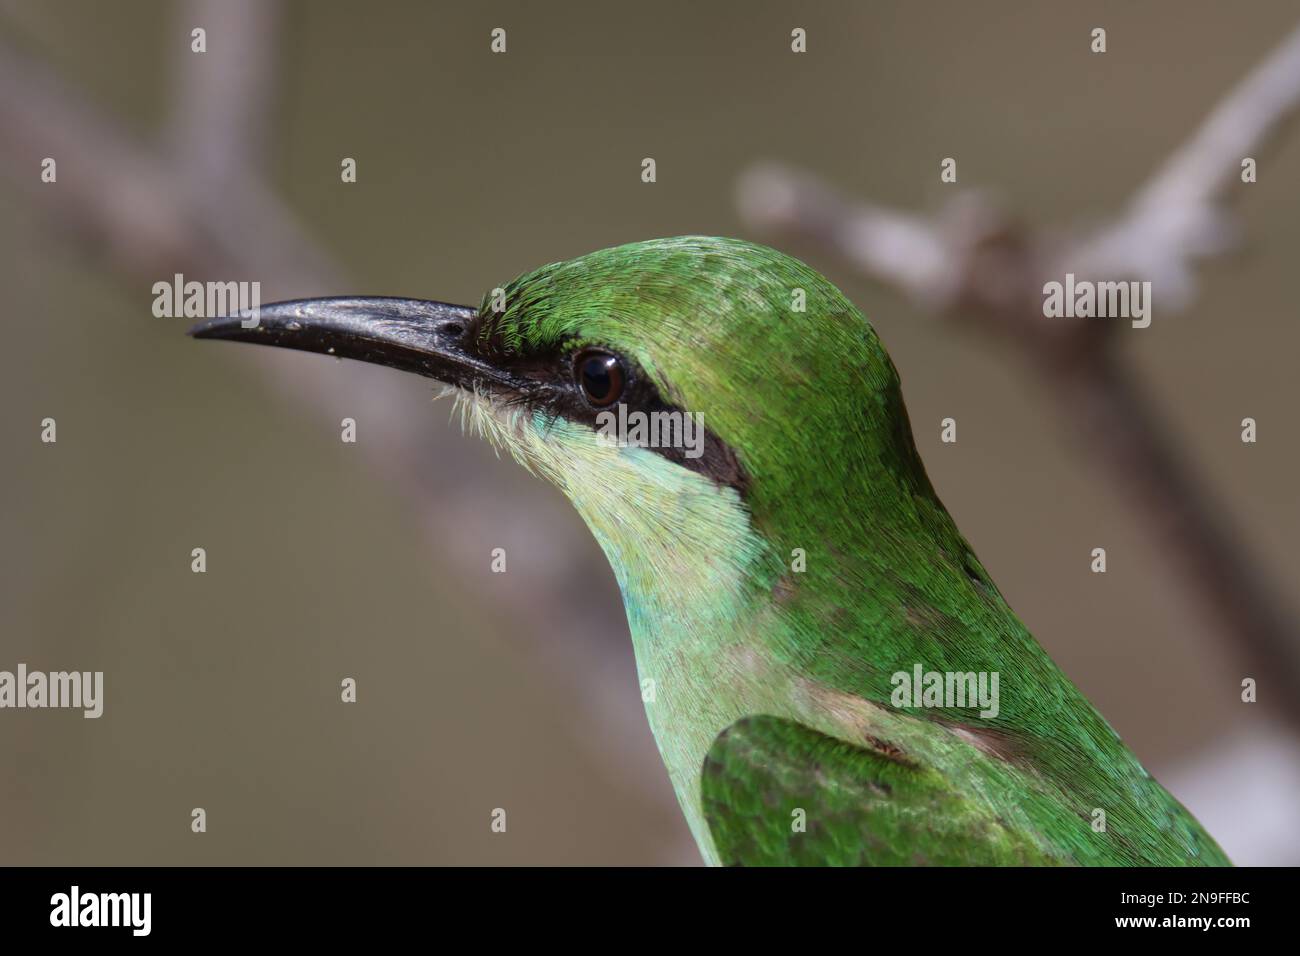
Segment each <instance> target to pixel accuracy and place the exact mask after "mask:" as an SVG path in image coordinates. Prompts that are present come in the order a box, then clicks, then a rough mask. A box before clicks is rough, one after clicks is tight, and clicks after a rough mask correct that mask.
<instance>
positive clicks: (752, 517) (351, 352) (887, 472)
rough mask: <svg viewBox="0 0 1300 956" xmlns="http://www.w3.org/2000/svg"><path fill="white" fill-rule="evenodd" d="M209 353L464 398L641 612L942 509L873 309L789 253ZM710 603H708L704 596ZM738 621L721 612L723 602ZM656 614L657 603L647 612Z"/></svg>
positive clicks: (348, 302) (547, 271) (670, 263)
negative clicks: (255, 350) (934, 507)
mask: <svg viewBox="0 0 1300 956" xmlns="http://www.w3.org/2000/svg"><path fill="white" fill-rule="evenodd" d="M248 325H249V323H248V322H246V321H241V320H240V319H239V317H229V318H219V319H213V320H210V321H208V322H206V323H204V324H202V325H200V326H198V327H197V328H196V329H194V330H193V334H194V335H195V336H196V337H199V338H221V339H235V340H242V341H249V342H260V343H264V344H270V345H277V346H282V347H288V348H294V349H302V350H307V351H313V352H324V353H329V354H333V355H337V356H342V357H349V358H354V359H360V360H363V361H367V362H374V363H378V364H382V365H387V366H391V367H394V368H397V369H402V370H406V371H411V372H416V373H418V374H421V375H424V376H427V377H430V378H433V379H436V380H438V381H439V382H441V383H443V384H444V385H446V386H448V387H449V388H450V389H451V390H452V391H453V392H454V393H455V395H456V397H457V401H458V402H459V403H460V406H461V410H462V415H463V420H464V421H465V422H466V423H467V424H468V425H469V426H470V427H471V428H473V429H475V430H477V431H479V432H480V433H482V434H483V435H485V436H486V437H487V438H489V439H490V440H491V441H493V442H494V443H496V444H498V445H499V446H502V447H505V448H506V449H508V450H509V451H510V452H511V453H512V454H513V455H514V456H515V457H516V458H517V459H518V460H519V461H521V462H522V463H523V464H524V465H525V466H527V467H529V468H530V469H532V470H534V471H535V472H537V473H538V474H540V475H542V476H543V477H545V478H547V479H549V480H551V481H552V482H554V483H555V484H556V485H558V486H559V487H560V488H561V489H562V490H563V491H564V492H565V493H566V494H567V495H568V496H569V498H570V499H571V500H572V501H573V502H574V504H575V505H576V506H577V508H578V510H579V511H580V512H581V513H582V515H583V517H584V518H585V519H586V520H587V523H588V524H589V526H590V527H591V528H592V531H593V532H594V534H595V535H596V537H597V539H598V541H599V542H600V543H601V545H602V546H603V547H604V549H605V551H606V553H607V556H608V557H609V559H610V561H611V564H613V566H614V569H615V572H616V574H617V576H618V578H619V581H620V585H621V586H622V587H623V591H624V597H625V599H627V603H628V611H629V615H630V616H631V617H633V618H634V620H633V624H634V625H635V623H636V621H635V615H636V614H637V612H638V609H647V610H653V611H657V612H663V611H664V610H665V607H664V603H665V602H664V599H663V597H664V596H663V593H662V592H663V591H664V590H665V587H669V586H670V587H671V589H672V590H673V591H674V593H675V594H676V595H677V600H678V601H679V602H680V601H688V602H689V601H691V600H705V601H706V603H709V604H710V605H711V606H717V605H718V604H719V602H718V601H717V600H716V598H717V594H716V593H715V592H717V591H718V589H720V588H721V589H723V590H724V591H730V592H732V593H733V596H735V597H737V598H739V597H740V596H741V592H743V591H746V590H749V589H751V588H754V587H766V588H769V589H770V588H771V586H772V585H773V582H774V581H775V580H776V579H777V578H778V577H779V576H780V575H781V572H782V570H783V568H784V565H785V564H786V563H787V560H788V558H787V556H788V555H789V553H790V552H791V550H792V549H794V548H804V549H809V550H811V549H815V548H830V549H833V550H834V551H836V552H837V553H838V554H839V555H840V556H841V557H842V556H843V554H845V553H846V552H849V551H853V550H855V549H856V548H858V547H860V546H861V544H862V540H861V539H862V536H863V535H866V536H868V537H870V536H872V535H873V534H874V535H880V536H883V537H885V538H889V539H894V540H901V539H903V538H906V533H905V532H904V531H900V530H899V529H898V528H896V527H893V523H895V522H897V521H899V520H904V519H905V518H906V517H907V516H909V515H911V516H915V513H916V507H915V504H914V502H915V499H916V498H917V497H918V495H919V496H922V497H924V496H925V495H926V494H931V495H932V492H930V491H929V483H928V481H927V480H926V479H925V476H924V471H923V470H922V469H921V466H920V463H919V460H918V459H917V456H916V452H915V449H914V447H913V444H912V437H911V432H910V428H909V426H908V424H907V416H906V411H905V409H904V406H903V403H902V398H901V394H900V391H899V384H898V376H897V373H896V372H895V370H894V367H893V365H892V363H891V362H890V360H889V357H888V355H887V354H886V353H885V351H884V349H883V347H882V346H881V344H880V342H879V340H878V339H877V337H876V334H875V332H874V331H873V329H872V328H871V326H870V325H869V324H868V323H867V321H866V320H865V319H864V318H863V316H862V315H861V313H859V312H858V310H857V309H856V308H854V306H853V305H852V304H851V303H850V302H849V301H848V300H847V299H846V298H845V297H844V296H843V295H842V294H841V293H840V292H839V290H837V289H836V288H835V287H834V286H833V285H831V284H830V282H828V281H827V280H826V279H824V278H823V277H822V276H820V275H819V274H818V273H817V272H815V271H814V270H812V269H810V268H809V267H808V266H806V265H804V264H803V263H801V262H798V261H797V260H795V259H792V258H790V257H788V256H786V255H783V254H782V253H780V252H777V251H775V250H772V249H769V248H765V247H763V246H758V245H754V244H752V243H748V242H742V241H738V240H733V239H719V238H708V237H697V236H688V237H680V238H674V239H660V240H651V241H647V242H638V243H633V244H630V245H625V246H618V247H614V248H610V249H603V250H600V251H598V252H593V253H590V254H588V255H585V256H582V257H580V258H576V259H571V260H568V261H565V262H560V263H555V264H552V265H547V266H544V267H542V268H540V269H537V270H536V271H533V272H531V273H528V274H526V275H523V276H520V277H519V278H517V279H515V280H513V281H511V282H509V283H508V284H506V285H504V286H502V287H500V288H498V289H495V290H493V291H491V292H489V293H488V294H487V295H485V296H484V299H483V301H482V303H481V305H479V306H478V307H477V308H473V307H466V306H453V305H447V304H444V303H439V302H429V301H423V300H415V299H397V298H324V299H308V300H299V301H292V302H284V303H278V304H275V305H269V306H263V307H262V308H261V310H260V315H259V316H258V322H257V325H256V326H253V327H247V326H248ZM711 595H712V597H710V596H711ZM722 603H725V602H722ZM648 605H655V607H653V608H649V607H648Z"/></svg>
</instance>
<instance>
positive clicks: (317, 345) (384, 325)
mask: <svg viewBox="0 0 1300 956" xmlns="http://www.w3.org/2000/svg"><path fill="white" fill-rule="evenodd" d="M477 314H478V310H477V309H473V308H470V307H469V306H464V305H448V304H447V303H445V302H426V301H424V300H422V299H397V298H391V297H388V296H367V297H350V296H339V297H336V298H326V299H296V300H294V301H290V302H275V303H272V304H270V305H264V306H262V307H261V309H260V310H259V312H258V313H257V314H256V315H255V316H252V315H250V316H247V317H241V316H238V315H232V316H228V317H223V318H217V319H209V320H208V321H206V322H201V323H199V324H198V325H196V326H195V327H194V328H192V329H190V335H192V336H194V337H195V338H196V339H230V340H232V341H236V342H259V343H261V344H263V345H278V346H279V347H281V348H287V349H299V350H301V351H304V352H320V353H322V354H325V355H338V356H341V357H343V358H352V359H360V360H361V361H362V362H372V363H374V364H376V365H387V366H388V367H389V368H396V369H401V370H402V371H404V372H415V373H416V374H417V375H424V376H426V377H428V378H434V379H437V380H438V381H440V382H446V383H447V384H449V385H458V386H460V387H462V388H473V387H474V386H475V385H485V386H496V387H501V388H517V387H520V386H521V385H523V384H524V383H521V382H517V381H515V380H514V378H513V376H511V375H509V374H508V373H506V372H504V371H502V370H500V369H498V368H496V367H494V366H493V365H491V364H490V363H488V362H485V361H483V359H481V358H479V357H477V356H476V355H474V354H473V351H472V347H471V343H470V341H469V339H470V330H471V328H473V325H474V321H475V318H476V316H477ZM254 317H255V318H256V324H254V323H253V319H254Z"/></svg>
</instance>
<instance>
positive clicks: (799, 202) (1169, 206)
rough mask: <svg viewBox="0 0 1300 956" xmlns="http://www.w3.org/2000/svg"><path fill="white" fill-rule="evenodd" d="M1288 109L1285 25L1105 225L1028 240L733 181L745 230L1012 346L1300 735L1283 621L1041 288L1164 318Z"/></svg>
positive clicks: (1148, 409)
mask: <svg viewBox="0 0 1300 956" xmlns="http://www.w3.org/2000/svg"><path fill="white" fill-rule="evenodd" d="M1297 107H1300V28H1297V29H1296V30H1295V31H1294V32H1293V33H1292V34H1291V35H1290V36H1289V37H1287V38H1286V39H1285V40H1284V41H1283V42H1282V44H1281V45H1280V46H1279V47H1278V48H1277V49H1276V50H1275V51H1274V52H1273V53H1272V54H1271V55H1270V56H1269V57H1268V58H1267V59H1266V60H1265V61H1264V62H1263V63H1262V64H1260V65H1259V66H1258V67H1257V68H1256V69H1255V70H1253V71H1252V72H1251V73H1250V74H1249V75H1248V76H1247V77H1246V78H1245V79H1244V80H1243V81H1242V82H1241V83H1240V84H1239V85H1238V86H1237V87H1236V88H1235V89H1234V90H1233V91H1232V92H1231V93H1229V94H1228V96H1227V97H1225V98H1224V100H1223V101H1222V102H1221V103H1220V104H1219V105H1218V106H1217V107H1216V108H1215V110H1214V111H1213V112H1212V113H1211V114H1210V115H1209V117H1208V118H1207V119H1206V120H1205V122H1204V123H1203V124H1202V125H1201V126H1200V128H1199V129H1198V130H1197V131H1196V132H1195V134H1194V135H1193V136H1192V137H1191V139H1189V140H1188V141H1187V142H1186V143H1185V144H1183V145H1182V146H1181V147H1180V148H1179V149H1177V150H1176V151H1175V152H1174V153H1173V154H1172V155H1171V156H1170V157H1169V159H1168V160H1167V161H1166V162H1165V163H1164V164H1163V165H1162V166H1161V167H1160V168H1159V170H1158V171H1157V172H1156V173H1155V175H1153V176H1152V177H1151V179H1150V180H1149V181H1148V182H1147V183H1146V184H1145V185H1144V186H1143V187H1142V188H1141V189H1140V190H1138V192H1137V193H1136V195H1135V196H1134V197H1133V199H1132V201H1131V202H1130V203H1129V204H1128V206H1127V208H1126V209H1125V210H1124V212H1123V213H1121V214H1120V215H1119V216H1117V217H1116V218H1115V219H1114V220H1113V221H1110V222H1108V223H1104V224H1103V225H1102V226H1101V227H1100V228H1097V229H1094V230H1092V231H1091V232H1089V233H1086V234H1081V233H1075V234H1070V233H1061V232H1055V231H1047V230H1031V229H1029V228H1027V227H1026V226H1024V225H1023V224H1020V223H1017V222H1014V221H1012V220H1011V219H1010V218H1009V217H1008V216H1007V215H1006V214H1005V213H1004V212H1003V211H1001V210H1000V209H998V208H997V207H996V206H995V205H994V204H993V203H992V202H991V201H989V200H988V199H987V198H986V197H985V196H984V195H981V194H979V193H974V192H969V191H967V192H962V193H959V194H958V195H957V197H956V198H955V199H954V200H953V201H952V202H950V203H949V204H948V205H947V207H946V208H944V209H943V210H941V212H940V213H939V214H938V215H937V216H933V217H927V216H921V215H917V214H913V213H907V212H899V211H896V210H892V209H886V208H884V207H881V206H878V205H875V204H871V203H862V202H856V201H852V200H849V199H847V198H845V197H843V196H841V195H839V194H838V193H836V192H835V191H833V190H832V189H830V188H829V187H827V186H825V185H824V184H822V183H821V182H820V181H819V180H817V179H816V178H815V177H812V176H809V175H806V174H801V173H798V172H795V171H791V170H788V169H784V168H781V167H777V166H770V165H767V166H758V167H755V168H753V169H751V170H750V171H748V172H746V173H745V174H744V175H743V176H742V178H741V180H740V183H739V184H738V197H737V198H738V204H739V206H740V209H741V212H742V214H743V215H744V216H745V218H746V219H747V220H748V221H749V222H750V223H752V224H754V225H755V226H757V227H759V228H762V229H764V230H767V231H769V232H771V233H776V234H780V235H783V236H786V237H794V238H799V239H804V240H810V241H812V242H813V243H815V244H816V245H818V246H820V247H821V248H823V249H825V250H827V251H829V252H832V253H834V254H836V255H838V256H840V257H842V258H844V259H845V260H847V261H848V262H849V263H850V264H852V265H853V266H854V267H856V269H857V270H858V271H859V272H861V273H862V274H864V275H865V276H867V277H869V278H871V279H874V280H878V281H881V282H884V283H886V284H889V285H893V286H896V287H898V288H900V289H901V290H902V291H903V292H905V293H906V294H907V295H908V296H909V297H911V298H912V299H913V301H915V302H916V303H917V304H918V305H919V306H921V307H922V308H923V309H925V310H927V311H929V312H932V313H935V314H938V315H942V316H944V317H946V318H948V319H950V320H953V321H955V322H960V323H961V324H963V325H965V326H968V327H971V328H975V329H978V330H980V331H983V332H986V333H991V334H993V335H995V336H997V337H999V338H1002V339H1005V340H1007V341H1009V342H1012V343H1014V345H1015V346H1016V347H1017V348H1019V349H1020V351H1021V352H1022V354H1023V356H1024V358H1025V359H1027V360H1028V362H1029V363H1030V364H1031V366H1032V367H1033V368H1034V370H1035V371H1036V372H1037V373H1038V374H1039V376H1040V377H1041V379H1042V382H1043V385H1044V387H1045V388H1046V389H1047V391H1048V392H1049V393H1050V394H1051V396H1052V397H1053V398H1054V399H1055V400H1056V403H1057V405H1058V406H1059V410H1060V414H1061V415H1062V416H1063V417H1064V418H1066V419H1067V420H1069V421H1070V422H1071V423H1072V424H1074V425H1076V426H1079V434H1080V438H1081V440H1082V442H1083V445H1084V448H1085V450H1086V451H1087V452H1088V453H1089V455H1090V457H1092V458H1094V459H1095V460H1097V461H1099V462H1100V463H1101V464H1102V465H1103V467H1105V468H1106V469H1108V470H1109V471H1110V472H1111V474H1112V475H1113V476H1114V478H1115V479H1116V481H1117V482H1118V483H1119V484H1120V485H1121V487H1122V488H1123V490H1124V491H1125V492H1126V494H1127V495H1128V497H1129V499H1130V502H1131V504H1132V505H1133V506H1134V508H1135V510H1136V511H1137V512H1138V513H1139V514H1140V515H1141V516H1142V519H1143V520H1144V521H1145V522H1146V524H1147V527H1148V529H1149V531H1150V533H1151V534H1152V536H1153V537H1154V538H1155V539H1156V540H1157V542H1158V543H1159V545H1160V546H1161V548H1162V549H1163V550H1164V551H1165V552H1166V553H1168V554H1170V555H1171V558H1172V560H1174V561H1176V562H1178V564H1179V566H1180V567H1181V569H1182V573H1183V575H1184V578H1185V582H1186V584H1187V585H1188V587H1189V589H1190V590H1191V591H1194V592H1195V593H1196V594H1197V595H1198V597H1199V598H1200V599H1201V600H1203V601H1204V602H1205V604H1206V605H1207V606H1208V608H1209V609H1210V611H1211V612H1212V613H1213V614H1214V616H1215V618H1216V620H1218V622H1219V623H1220V625H1221V626H1222V628H1223V630H1224V632H1225V633H1226V634H1228V635H1231V637H1232V638H1233V639H1234V640H1235V641H1237V642H1238V643H1239V644H1240V646H1241V648H1242V649H1243V650H1244V651H1245V653H1246V654H1247V656H1248V657H1249V658H1250V659H1251V660H1252V662H1253V663H1254V665H1255V666H1256V667H1258V668H1260V670H1261V671H1262V673H1261V675H1260V676H1261V678H1262V679H1263V680H1266V681H1268V682H1269V683H1270V684H1273V685H1275V686H1274V688H1273V690H1272V691H1270V692H1269V695H1268V696H1269V698H1270V699H1271V700H1273V701H1276V702H1278V704H1279V706H1280V707H1281V708H1282V709H1283V711H1284V712H1285V713H1286V714H1287V716H1288V717H1289V718H1290V719H1291V721H1292V722H1293V723H1296V724H1300V642H1298V640H1297V634H1296V632H1295V629H1294V623H1293V621H1292V620H1291V618H1290V616H1289V614H1288V613H1287V612H1286V611H1285V609H1284V606H1283V604H1282V602H1281V600H1280V599H1279V598H1278V596H1277V595H1276V594H1274V593H1272V592H1271V591H1270V590H1269V588H1268V587H1267V586H1266V585H1265V583H1264V577H1263V575H1262V574H1260V573H1259V572H1258V570H1257V568H1256V567H1255V565H1254V564H1253V562H1251V561H1250V560H1248V559H1247V557H1246V555H1245V553H1244V549H1243V547H1242V545H1241V543H1240V542H1239V541H1237V540H1236V539H1235V538H1234V536H1233V535H1231V534H1230V533H1229V532H1228V531H1227V530H1226V529H1225V527H1224V526H1223V524H1222V523H1221V521H1220V519H1219V517H1218V516H1219V515H1222V514H1224V513H1225V512H1224V509H1223V508H1222V507H1221V506H1220V505H1219V504H1218V503H1217V502H1214V501H1212V500H1211V498H1210V497H1209V496H1208V494H1207V493H1206V492H1205V490H1204V488H1203V487H1202V486H1201V484H1200V482H1199V481H1198V480H1197V479H1196V478H1195V477H1194V476H1193V472H1192V469H1191V468H1190V467H1189V464H1188V462H1187V461H1186V459H1185V457H1184V456H1183V455H1182V454H1181V453H1180V452H1179V451H1178V449H1177V448H1175V446H1174V444H1173V442H1172V441H1171V440H1170V438H1169V437H1168V431H1167V429H1166V428H1165V427H1164V426H1163V425H1162V424H1161V422H1160V420H1159V416H1158V415H1157V414H1156V413H1155V411H1154V409H1153V406H1152V404H1151V402H1150V400H1149V399H1148V398H1147V396H1146V395H1145V393H1144V391H1143V390H1142V388H1141V387H1140V386H1139V383H1138V382H1137V381H1136V380H1135V379H1134V377H1133V375H1132V374H1131V373H1130V372H1129V370H1128V369H1127V368H1126V367H1125V366H1124V364H1123V363H1122V362H1121V361H1120V360H1119V358H1118V356H1117V354H1116V349H1115V342H1116V340H1117V337H1116V336H1115V335H1114V329H1115V323H1114V322H1109V321H1106V322H1102V321H1096V320H1088V319H1082V320H1078V319H1075V320H1069V319H1049V318H1046V317H1045V316H1044V315H1043V285H1044V283H1045V282H1048V281H1051V280H1057V281H1061V280H1063V279H1064V276H1065V273H1066V271H1069V272H1073V273H1075V275H1076V276H1077V277H1078V278H1079V279H1088V278H1094V279H1101V278H1104V279H1107V280H1112V281H1115V280H1120V279H1134V280H1146V281H1150V282H1151V283H1152V296H1153V298H1154V297H1158V298H1160V299H1161V301H1162V302H1164V303H1166V304H1168V305H1169V306H1170V307H1171V308H1177V307H1179V306H1183V305H1186V304H1187V303H1188V302H1189V300H1190V298H1191V295H1192V293H1193V289H1194V287H1193V282H1192V267H1193V263H1194V261H1195V260H1196V259H1197V258H1201V257H1204V256H1208V255H1213V254H1217V253H1221V252H1223V251H1224V250H1226V249H1227V248H1228V247H1229V246H1230V245H1231V239H1232V231H1233V230H1232V228H1231V226H1230V217H1229V214H1228V210H1227V208H1226V206H1227V203H1228V202H1229V201H1230V200H1231V199H1233V198H1235V197H1236V196H1237V195H1238V194H1239V192H1238V191H1237V190H1230V189H1228V188H1227V187H1228V186H1229V185H1230V184H1232V183H1234V182H1235V181H1237V180H1238V179H1239V174H1240V170H1241V166H1240V164H1241V161H1242V160H1243V159H1244V158H1246V157H1248V156H1250V157H1254V158H1256V159H1257V160H1258V151H1259V150H1260V149H1261V148H1263V147H1264V146H1265V145H1266V144H1267V143H1268V142H1269V141H1270V140H1271V139H1273V138H1275V137H1276V134H1277V133H1278V132H1279V130H1280V128H1281V126H1282V124H1283V122H1284V121H1285V120H1287V119H1289V118H1290V117H1291V116H1292V115H1293V114H1294V113H1295V112H1296V110H1297Z"/></svg>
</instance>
